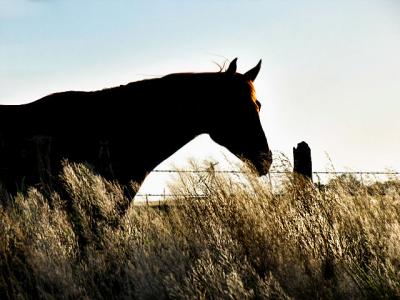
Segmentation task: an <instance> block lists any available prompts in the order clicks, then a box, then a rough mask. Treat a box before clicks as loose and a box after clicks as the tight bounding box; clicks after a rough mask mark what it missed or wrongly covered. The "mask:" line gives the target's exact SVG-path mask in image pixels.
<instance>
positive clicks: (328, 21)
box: [0, 0, 400, 170]
mask: <svg viewBox="0 0 400 300" xmlns="http://www.w3.org/2000/svg"><path fill="white" fill-rule="evenodd" d="M399 53H400V1H398V0H370V1H369V0H347V1H341V0H339V1H324V0H317V1H311V0H304V1H266V0H265V1H263V0H214V1H209V0H202V1H184V0H168V1H167V0H164V1H161V0H159V1H101V0H97V1H93V0H92V1H90V0H85V1H77V0H42V1H40V0H36V1H28V0H0V103H2V104H3V103H7V104H8V103H23V102H30V101H33V100H35V99H38V98H40V97H42V96H45V95H47V94H49V93H52V92H57V91H63V90H69V89H74V90H77V89H81V90H93V89H100V88H104V87H109V86H114V85H119V84H123V83H127V82H130V81H135V80H139V79H143V78H152V77H157V76H162V75H165V74H167V73H171V72H180V71H182V72H187V71H194V72H201V71H217V70H218V67H217V66H216V65H215V64H214V63H213V61H216V62H218V63H222V62H223V61H224V59H225V58H227V59H233V58H235V57H238V58H239V60H238V71H239V72H245V71H247V70H248V69H249V68H251V67H253V66H254V65H255V64H256V63H257V62H258V60H259V59H260V58H262V59H263V65H262V69H261V72H260V74H259V77H258V78H257V80H256V82H255V86H256V89H257V94H258V98H259V99H260V101H261V102H262V103H263V109H262V112H261V122H262V125H263V127H264V129H265V131H266V134H267V138H268V141H269V143H270V146H271V148H272V149H274V150H276V151H282V152H284V153H286V154H287V155H288V156H289V157H291V151H292V147H293V146H294V145H296V144H297V143H298V142H300V141H302V140H305V141H307V142H308V143H309V144H310V146H311V147H312V151H313V159H314V161H313V163H314V169H315V170H324V169H325V168H326V165H327V164H328V163H329V161H328V159H327V157H326V154H325V153H328V154H329V156H330V158H331V159H332V162H333V164H334V166H335V167H336V169H338V170H346V169H352V170H383V169H385V168H393V169H396V170H400V159H399V155H400V118H399V112H400V55H399ZM195 145H196V147H197V148H200V147H201V149H200V150H199V149H195V148H196V147H194V146H193V145H192V147H191V146H190V145H188V146H187V147H185V149H184V150H182V151H181V152H179V153H178V154H179V155H178V156H179V157H183V156H184V155H191V156H193V157H196V156H200V158H204V157H206V156H207V155H209V154H210V153H211V154H212V153H214V152H215V151H217V150H218V149H219V148H218V147H215V145H212V143H211V141H210V140H209V139H207V137H201V138H200V139H198V140H197V144H195ZM185 151H186V152H185Z"/></svg>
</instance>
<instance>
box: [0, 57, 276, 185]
mask: <svg viewBox="0 0 400 300" xmlns="http://www.w3.org/2000/svg"><path fill="white" fill-rule="evenodd" d="M236 61H237V59H234V60H233V61H232V62H231V63H230V64H229V67H228V69H227V70H226V71H225V72H223V71H220V72H215V73H176V74H169V75H166V76H164V77H161V78H156V79H148V80H142V81H137V82H132V83H129V84H126V85H121V86H119V87H113V88H107V89H103V90H98V91H91V92H84V91H66V92H61V93H55V94H51V95H48V96H46V97H44V98H41V99H39V100H37V101H34V102H31V103H28V104H23V105H0V182H2V184H3V185H4V186H5V188H6V189H7V190H8V191H10V192H15V191H17V190H19V189H21V188H23V187H28V186H30V185H38V186H40V185H41V184H49V183H51V182H55V181H56V180H57V176H58V175H59V173H60V172H61V170H62V161H63V160H64V159H67V160H68V161H71V162H82V163H87V164H89V165H90V166H92V167H93V170H94V171H95V172H97V173H98V174H100V175H102V176H103V177H105V178H106V179H109V180H117V181H118V182H119V183H121V184H123V185H128V183H129V182H130V181H135V182H137V183H139V184H141V183H142V182H143V181H144V179H145V177H146V175H147V174H148V173H149V172H151V171H152V170H153V169H154V168H155V167H156V166H157V165H158V164H159V163H161V162H162V161H163V160H165V159H166V158H168V157H169V156H171V155H172V154H173V153H174V152H175V151H177V150H178V149H179V148H180V147H182V146H183V145H184V144H186V143H187V142H189V141H190V140H192V139H193V138H195V137H196V136H198V135H200V134H203V133H207V134H209V135H210V137H211V138H212V139H213V140H214V141H215V142H216V143H218V144H220V145H222V146H225V147H226V148H227V149H228V150H230V151H231V152H232V153H233V154H235V155H236V156H238V157H239V158H241V159H243V160H246V161H249V162H251V163H252V164H253V165H254V167H255V169H256V170H257V172H258V173H259V175H264V174H266V173H267V172H268V170H269V167H270V164H271V162H272V156H271V152H270V149H269V147H268V143H267V139H266V137H265V134H264V132H263V129H262V126H261V123H260V119H259V114H258V112H259V110H260V103H259V102H258V100H257V99H256V98H255V91H254V86H253V81H254V80H255V78H256V77H257V74H258V73H259V70H260V67H261V60H260V62H259V63H258V64H257V65H256V66H255V67H254V68H252V69H251V70H249V71H248V72H246V73H244V74H240V73H236Z"/></svg>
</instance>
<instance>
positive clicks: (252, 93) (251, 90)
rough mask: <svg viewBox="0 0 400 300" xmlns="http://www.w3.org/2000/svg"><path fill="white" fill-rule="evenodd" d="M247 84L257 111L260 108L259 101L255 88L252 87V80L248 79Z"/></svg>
mask: <svg viewBox="0 0 400 300" xmlns="http://www.w3.org/2000/svg"><path fill="white" fill-rule="evenodd" d="M248 83H249V86H250V94H251V100H252V101H253V103H254V104H255V106H256V108H257V111H258V112H260V109H261V103H260V102H259V101H258V100H257V94H256V89H255V88H254V85H253V82H251V81H249V82H248Z"/></svg>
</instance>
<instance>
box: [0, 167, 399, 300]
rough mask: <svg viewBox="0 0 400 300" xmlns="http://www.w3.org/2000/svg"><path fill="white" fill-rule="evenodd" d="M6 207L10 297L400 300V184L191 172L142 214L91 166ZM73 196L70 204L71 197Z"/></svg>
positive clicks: (5, 281) (2, 236) (4, 284)
mask: <svg viewBox="0 0 400 300" xmlns="http://www.w3.org/2000/svg"><path fill="white" fill-rule="evenodd" d="M61 181H62V182H63V185H64V187H65V191H66V192H65V195H63V196H60V195H58V194H57V193H55V192H54V193H53V194H49V193H47V194H46V196H44V194H43V193H41V192H39V191H38V190H36V189H33V188H32V189H30V190H29V192H28V193H26V194H19V195H18V196H17V197H15V199H13V200H12V201H3V204H2V206H1V207H0V215H1V216H0V270H1V271H0V272H1V273H0V298H1V299H14V298H20V299H24V298H42V299H54V298H57V299H59V298H76V299H81V298H85V299H87V298H90V299H126V298H129V299H169V298H172V299H290V298H292V299H390V298H392V299H393V298H400V253H399V252H400V182H399V181H398V180H391V181H387V182H385V183H374V184H370V185H364V184H361V183H360V182H359V181H357V180H356V179H354V178H353V177H349V176H341V177H337V178H334V179H332V180H331V181H330V182H329V184H327V185H325V186H324V187H319V188H316V187H315V186H314V185H312V184H310V183H309V182H305V181H303V180H302V179H300V178H296V177H294V176H292V175H286V176H285V177H284V178H283V179H282V181H281V184H280V186H279V188H278V189H276V188H273V187H271V186H270V185H269V184H266V182H265V181H263V180H260V179H259V178H257V177H256V176H254V175H252V174H251V173H246V175H245V177H244V178H238V177H237V176H235V175H229V174H221V173H215V172H213V171H210V172H209V173H208V174H204V173H194V174H188V173H182V174H180V177H179V180H177V182H176V183H175V184H174V186H172V187H171V189H172V191H173V192H174V193H175V194H176V195H186V196H184V197H181V196H179V197H176V199H174V200H171V201H169V202H168V203H167V204H166V205H164V206H159V207H151V206H146V205H142V206H135V205H131V206H130V208H129V209H128V211H127V212H126V214H125V215H123V216H121V214H120V212H119V210H118V207H119V206H120V204H121V203H124V201H126V199H125V198H124V193H123V190H122V188H121V187H120V186H118V185H117V184H114V183H110V182H107V181H105V180H104V179H102V178H101V177H99V176H96V175H94V174H93V173H92V172H91V171H90V170H89V169H88V168H87V167H85V166H82V165H75V164H69V165H65V167H64V172H63V175H62V178H61ZM66 199H68V200H66Z"/></svg>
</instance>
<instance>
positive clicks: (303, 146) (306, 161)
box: [293, 142, 312, 181]
mask: <svg viewBox="0 0 400 300" xmlns="http://www.w3.org/2000/svg"><path fill="white" fill-rule="evenodd" d="M293 160H294V166H293V172H295V173H297V174H300V175H303V176H304V177H306V178H308V179H310V180H311V181H312V162H311V149H310V147H309V146H308V144H307V143H306V142H301V143H298V144H297V148H295V147H293Z"/></svg>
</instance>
